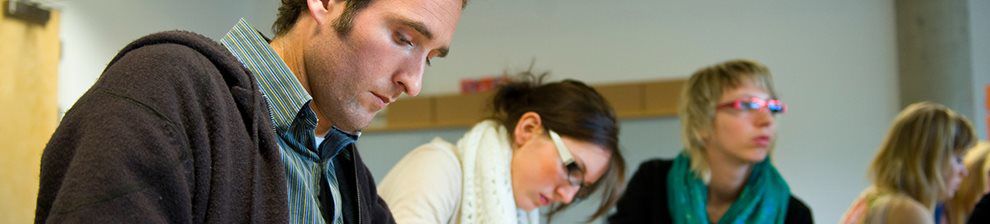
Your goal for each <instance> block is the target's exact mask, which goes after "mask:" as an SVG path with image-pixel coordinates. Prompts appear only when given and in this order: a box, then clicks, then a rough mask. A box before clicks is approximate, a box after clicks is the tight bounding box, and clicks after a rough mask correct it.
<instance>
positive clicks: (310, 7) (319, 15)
mask: <svg viewBox="0 0 990 224" xmlns="http://www.w3.org/2000/svg"><path fill="white" fill-rule="evenodd" d="M344 3H345V2H344V1H342V0H306V7H307V12H309V15H310V16H312V17H313V19H316V23H317V24H319V25H321V26H325V25H326V24H329V23H330V22H331V21H333V19H332V18H330V15H331V13H330V12H333V9H334V8H335V7H344Z"/></svg>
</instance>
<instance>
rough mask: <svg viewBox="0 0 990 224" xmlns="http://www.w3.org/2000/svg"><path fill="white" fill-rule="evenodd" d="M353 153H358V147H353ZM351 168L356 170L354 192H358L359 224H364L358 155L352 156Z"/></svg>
mask: <svg viewBox="0 0 990 224" xmlns="http://www.w3.org/2000/svg"><path fill="white" fill-rule="evenodd" d="M351 151H352V153H351V154H355V153H357V146H354V145H351ZM351 167H353V169H354V186H355V188H354V191H355V192H357V202H358V203H357V210H358V223H364V220H363V219H362V218H361V217H362V215H361V207H362V205H364V204H362V203H361V189H362V188H361V181H360V179H359V178H358V175H357V173H358V168H357V155H353V156H351Z"/></svg>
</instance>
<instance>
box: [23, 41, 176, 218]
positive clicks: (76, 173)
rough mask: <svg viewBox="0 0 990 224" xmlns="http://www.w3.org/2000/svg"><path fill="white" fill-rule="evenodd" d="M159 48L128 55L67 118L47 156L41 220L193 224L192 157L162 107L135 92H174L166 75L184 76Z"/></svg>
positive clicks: (39, 209) (39, 206)
mask: <svg viewBox="0 0 990 224" xmlns="http://www.w3.org/2000/svg"><path fill="white" fill-rule="evenodd" d="M159 50H161V49H157V50H156V49H153V48H142V49H138V50H135V51H132V52H129V53H127V54H128V55H127V56H125V57H122V58H120V60H118V61H117V62H116V63H114V64H112V65H111V67H109V68H108V69H107V70H106V71H105V72H104V74H103V75H102V76H101V78H100V81H98V82H97V83H96V84H95V85H94V87H93V88H91V89H90V90H89V91H88V92H87V93H86V94H85V95H84V96H83V97H82V98H80V100H79V101H78V102H77V103H76V104H75V105H74V106H73V108H72V110H70V111H69V112H68V113H67V114H66V116H65V118H64V119H63V121H62V122H61V123H60V125H59V127H58V128H57V129H56V131H55V133H54V134H53V136H52V138H51V139H50V140H49V142H48V144H47V145H46V147H45V150H44V153H43V155H42V161H41V176H40V186H39V193H38V203H37V209H36V214H35V222H38V223H45V222H53V223H189V222H192V221H193V220H191V217H192V216H191V206H190V204H191V201H190V200H191V198H192V193H191V192H190V189H191V187H192V186H191V183H192V180H191V179H192V176H191V175H192V174H191V173H190V172H189V171H190V170H191V168H190V166H191V164H192V160H191V156H190V155H189V153H188V152H187V151H186V150H183V149H184V148H187V147H188V146H185V144H186V143H185V141H184V138H179V137H178V136H182V134H181V133H182V131H181V130H180V129H179V128H177V126H176V124H175V123H174V122H173V121H170V120H169V119H166V118H165V117H164V116H162V114H161V113H160V111H158V109H157V107H156V106H155V105H156V103H159V102H147V101H143V100H141V99H140V97H139V96H136V95H134V94H133V93H139V92H146V94H154V93H156V92H157V91H159V90H160V89H161V88H167V85H163V83H160V81H162V80H166V79H167V76H164V75H161V74H166V73H170V72H183V71H180V70H176V69H169V68H170V67H173V66H166V65H168V63H163V62H162V61H165V60H167V58H168V56H169V55H168V54H167V53H161V52H162V51H159ZM152 61H157V63H159V64H155V65H153V66H152V65H149V64H148V63H152ZM148 77H159V78H158V80H151V79H149V78H148ZM109 83H120V84H121V85H108V84H109ZM133 88H141V89H137V90H135V89H133Z"/></svg>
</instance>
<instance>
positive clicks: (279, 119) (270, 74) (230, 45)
mask: <svg viewBox="0 0 990 224" xmlns="http://www.w3.org/2000/svg"><path fill="white" fill-rule="evenodd" d="M220 43H222V44H223V45H224V46H225V47H227V50H229V51H230V53H231V54H233V55H234V57H236V58H237V60H239V61H241V64H243V65H244V67H246V68H247V69H248V70H249V71H251V74H253V75H254V77H255V78H256V79H257V80H258V86H259V87H260V88H261V92H262V93H263V94H265V100H266V101H268V109H269V110H270V111H271V116H272V121H273V122H274V124H275V128H276V129H277V130H280V131H285V130H287V129H288V128H289V125H291V124H292V121H293V120H294V119H295V117H296V115H297V112H299V111H300V110H301V109H303V106H308V103H309V102H310V100H312V99H313V97H312V96H310V95H309V93H307V92H306V90H305V89H304V88H303V87H302V84H300V83H299V80H298V79H296V76H295V75H294V74H293V73H292V70H290V69H289V66H288V65H286V64H285V62H284V61H282V58H281V57H279V56H278V54H276V53H275V51H274V50H272V48H271V46H270V45H269V44H268V41H266V39H265V38H264V36H262V35H261V33H259V32H258V31H257V29H255V28H254V26H252V25H251V24H249V23H248V22H247V21H246V20H245V19H244V18H241V19H240V20H238V21H237V24H235V25H234V27H233V28H231V29H230V31H228V32H227V35H225V36H224V37H223V38H222V39H220Z"/></svg>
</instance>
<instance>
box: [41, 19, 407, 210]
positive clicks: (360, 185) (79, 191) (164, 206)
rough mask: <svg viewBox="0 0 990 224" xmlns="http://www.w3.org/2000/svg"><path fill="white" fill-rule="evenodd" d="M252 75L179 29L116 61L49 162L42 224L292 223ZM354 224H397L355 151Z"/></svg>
mask: <svg viewBox="0 0 990 224" xmlns="http://www.w3.org/2000/svg"><path fill="white" fill-rule="evenodd" d="M274 138H275V134H274V128H273V126H272V123H271V116H270V115H269V112H268V106H267V104H266V102H265V99H264V98H263V96H262V93H261V91H260V89H259V88H258V85H257V83H256V82H255V79H254V77H253V76H252V75H251V74H250V72H249V71H248V70H247V69H245V68H244V66H243V65H241V64H240V62H239V61H238V60H237V59H236V58H235V57H234V56H233V55H231V54H230V52H228V51H227V49H226V48H224V47H222V46H221V45H220V44H218V43H216V42H215V41H213V40H211V39H209V38H206V37H204V36H202V35H199V34H195V33H191V32H184V31H172V32H163V33H157V34H152V35H150V36H147V37H143V38H141V39H139V40H137V41H135V42H133V43H131V44H129V45H128V46H127V47H125V48H124V49H123V50H121V51H120V53H118V54H117V56H116V57H114V59H113V60H111V61H110V63H109V65H108V66H107V68H106V70H104V71H103V74H102V75H101V76H100V78H99V80H97V82H96V83H95V84H94V85H93V87H91V88H90V89H89V90H88V91H87V92H86V94H84V95H83V96H82V97H81V98H79V101H77V102H76V104H75V105H74V106H73V107H72V109H71V110H69V111H68V112H67V113H66V114H65V117H64V118H63V120H62V122H61V123H60V124H59V127H58V128H57V129H56V130H55V133H54V134H53V135H52V138H51V139H50V140H49V142H48V144H47V145H46V146H45V151H44V154H43V155H42V159H41V183H40V187H39V191H38V203H37V209H36V213H35V222H37V223H45V222H54V223H66V222H67V223H287V222H288V216H289V214H288V201H287V199H288V198H287V192H286V182H285V176H284V175H285V167H284V165H283V164H282V161H281V157H280V156H279V150H278V148H277V144H276V141H275V139H274ZM348 151H349V152H350V153H351V156H350V157H349V158H347V159H346V160H345V161H344V162H342V165H340V166H342V167H341V169H342V170H341V171H342V172H338V174H337V175H338V177H339V179H340V181H341V183H340V184H341V185H342V186H341V193H342V194H343V195H342V197H343V200H344V203H345V204H347V205H349V206H347V207H345V211H346V212H348V213H346V214H345V216H346V217H348V218H351V219H355V220H360V222H349V223H379V222H387V223H390V222H394V221H392V220H391V217H392V216H391V213H389V211H388V208H387V206H385V203H384V201H383V200H381V199H380V198H379V197H378V194H377V193H376V190H375V186H374V180H373V178H372V177H371V174H370V172H368V169H367V167H365V165H364V163H363V162H362V161H361V157H360V155H359V154H358V153H357V151H356V150H355V149H354V148H353V147H351V148H350V149H348Z"/></svg>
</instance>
